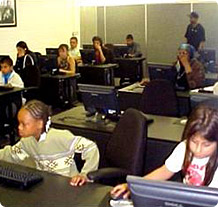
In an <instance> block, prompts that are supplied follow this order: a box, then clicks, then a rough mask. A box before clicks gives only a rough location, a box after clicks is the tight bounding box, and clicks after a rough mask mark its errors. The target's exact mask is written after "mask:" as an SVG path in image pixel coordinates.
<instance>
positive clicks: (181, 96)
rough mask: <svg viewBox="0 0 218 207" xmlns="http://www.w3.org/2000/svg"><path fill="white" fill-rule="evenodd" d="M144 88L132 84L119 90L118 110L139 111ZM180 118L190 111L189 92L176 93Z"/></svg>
mask: <svg viewBox="0 0 218 207" xmlns="http://www.w3.org/2000/svg"><path fill="white" fill-rule="evenodd" d="M143 90H144V86H139V82H137V83H134V84H132V85H130V86H127V87H125V88H122V89H119V90H118V94H119V102H120V109H121V110H126V109H127V108H130V107H132V108H136V109H139V106H140V102H141V97H142V93H143ZM176 94H177V97H178V104H179V111H180V116H187V115H188V114H189V113H190V111H191V103H190V92H189V91H177V92H176Z"/></svg>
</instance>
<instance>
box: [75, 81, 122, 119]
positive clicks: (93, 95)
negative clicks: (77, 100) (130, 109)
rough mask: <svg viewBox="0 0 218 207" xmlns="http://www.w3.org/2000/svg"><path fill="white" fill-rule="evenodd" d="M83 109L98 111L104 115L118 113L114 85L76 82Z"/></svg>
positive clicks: (116, 114) (109, 115)
mask: <svg viewBox="0 0 218 207" xmlns="http://www.w3.org/2000/svg"><path fill="white" fill-rule="evenodd" d="M78 88H79V92H80V93H81V97H82V102H83V104H84V107H85V110H86V111H88V112H90V113H92V112H93V110H94V112H98V113H99V114H102V115H105V117H106V118H107V117H109V118H110V117H112V116H118V115H119V114H120V110H119V104H118V98H117V91H116V89H115V87H114V86H101V85H88V84H78Z"/></svg>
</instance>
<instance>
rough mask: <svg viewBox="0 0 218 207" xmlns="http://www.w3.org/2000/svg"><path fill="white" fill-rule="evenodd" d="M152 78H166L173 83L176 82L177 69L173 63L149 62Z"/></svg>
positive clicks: (149, 71)
mask: <svg viewBox="0 0 218 207" xmlns="http://www.w3.org/2000/svg"><path fill="white" fill-rule="evenodd" d="M148 73H149V78H150V80H156V79H165V80H168V81H170V82H172V83H173V84H175V82H176V76H177V71H176V69H175V68H174V67H173V65H171V64H163V63H148Z"/></svg>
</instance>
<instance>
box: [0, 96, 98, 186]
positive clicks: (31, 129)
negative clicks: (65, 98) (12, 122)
mask: <svg viewBox="0 0 218 207" xmlns="http://www.w3.org/2000/svg"><path fill="white" fill-rule="evenodd" d="M18 122H19V125H18V131H19V135H20V136H21V137H22V138H21V139H20V141H19V142H18V143H17V144H15V145H14V146H6V147H5V148H3V149H1V150H0V160H5V161H8V162H13V163H17V164H26V161H27V160H28V158H30V159H31V160H33V161H34V163H35V165H36V168H37V169H39V170H43V171H48V172H52V173H57V174H61V175H63V176H67V177H70V180H69V181H70V184H71V185H73V186H80V185H83V184H84V183H85V182H86V181H87V180H88V179H87V177H86V174H87V173H88V172H90V171H93V170H96V169H97V168H98V163H99V151H98V148H97V145H96V144H95V143H94V142H92V141H90V140H88V139H86V138H84V137H81V136H75V135H74V134H72V133H71V132H70V131H68V130H58V129H54V128H50V124H51V118H50V108H49V106H47V105H46V104H44V103H43V102H41V101H38V100H31V101H29V102H28V103H26V104H25V105H24V106H23V107H22V108H21V109H20V111H19V112H18ZM76 153H78V154H80V155H81V159H82V160H83V161H84V165H83V167H82V169H81V170H80V169H78V168H77V165H76V162H75V160H74V156H75V154H76ZM34 167H35V166H34Z"/></svg>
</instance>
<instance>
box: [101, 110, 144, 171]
mask: <svg viewBox="0 0 218 207" xmlns="http://www.w3.org/2000/svg"><path fill="white" fill-rule="evenodd" d="M146 137H147V124H146V117H145V115H144V114H143V113H142V112H140V111H138V110H136V109H132V108H130V109H127V110H126V111H125V113H124V115H123V116H122V117H121V118H120V120H119V122H118V123H117V126H116V128H115V130H114V132H113V135H112V137H111V139H110V141H109V142H108V145H107V148H106V153H105V158H106V162H107V166H105V167H118V168H122V169H125V170H128V171H129V172H130V174H132V175H143V171H144V163H145V152H146Z"/></svg>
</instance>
